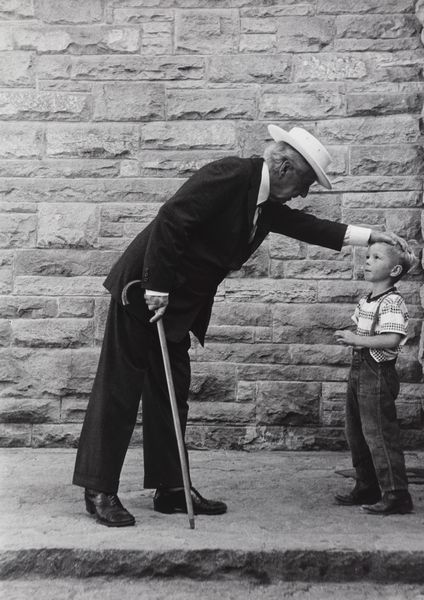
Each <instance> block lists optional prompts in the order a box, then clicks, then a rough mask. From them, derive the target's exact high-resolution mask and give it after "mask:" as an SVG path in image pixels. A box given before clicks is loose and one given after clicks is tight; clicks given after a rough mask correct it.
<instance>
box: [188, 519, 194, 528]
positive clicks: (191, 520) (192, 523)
mask: <svg viewBox="0 0 424 600" xmlns="http://www.w3.org/2000/svg"><path fill="white" fill-rule="evenodd" d="M189 521H190V529H194V519H189Z"/></svg>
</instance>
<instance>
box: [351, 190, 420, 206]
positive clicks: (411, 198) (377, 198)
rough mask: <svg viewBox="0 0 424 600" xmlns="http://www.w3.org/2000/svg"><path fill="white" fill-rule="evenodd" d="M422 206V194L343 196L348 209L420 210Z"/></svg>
mask: <svg viewBox="0 0 424 600" xmlns="http://www.w3.org/2000/svg"><path fill="white" fill-rule="evenodd" d="M421 204H422V194H421V193H420V192H409V191H404V192H402V191H398V192H390V191H385V192H373V193H372V194H367V193H361V194H358V193H357V194H355V193H352V194H349V193H347V194H343V206H345V207H346V208H419V207H420V206H421Z"/></svg>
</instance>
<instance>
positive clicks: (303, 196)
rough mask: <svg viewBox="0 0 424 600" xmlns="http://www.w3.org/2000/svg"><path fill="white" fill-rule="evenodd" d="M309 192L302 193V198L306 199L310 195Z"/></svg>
mask: <svg viewBox="0 0 424 600" xmlns="http://www.w3.org/2000/svg"><path fill="white" fill-rule="evenodd" d="M308 191H309V190H305V191H304V192H302V193H301V194H300V195H301V197H302V198H306V196H307V195H308Z"/></svg>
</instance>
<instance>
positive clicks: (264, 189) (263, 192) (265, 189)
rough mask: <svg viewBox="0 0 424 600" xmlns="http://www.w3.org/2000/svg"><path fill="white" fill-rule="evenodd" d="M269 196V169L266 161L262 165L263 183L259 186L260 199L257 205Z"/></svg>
mask: <svg viewBox="0 0 424 600" xmlns="http://www.w3.org/2000/svg"><path fill="white" fill-rule="evenodd" d="M268 197H269V169H268V165H267V164H266V162H265V161H264V164H263V165H262V174H261V184H260V186H259V192H258V199H257V201H256V206H259V205H260V204H263V203H264V202H266V201H267V200H268Z"/></svg>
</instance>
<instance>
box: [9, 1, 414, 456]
mask: <svg viewBox="0 0 424 600" xmlns="http://www.w3.org/2000/svg"><path fill="white" fill-rule="evenodd" d="M421 5H422V1H421ZM417 11H418V9H417ZM0 19H1V24H0V119H1V124H0V127H1V138H0V139H1V144H0V246H1V249H2V250H1V254H0V294H1V295H0V314H1V320H0V346H1V347H0V373H1V384H0V419H1V434H0V438H1V443H2V444H3V445H16V446H34V447H38V446H55V445H72V446H73V445H75V444H76V442H77V439H78V435H79V431H80V428H81V421H82V418H83V415H84V410H85V407H86V403H87V396H88V393H89V390H90V386H91V382H92V378H93V374H94V371H95V366H96V362H97V357H98V353H99V343H100V341H101V338H102V327H103V323H104V318H105V311H106V308H107V303H108V297H107V295H106V293H105V291H104V289H103V288H102V281H103V279H104V277H105V275H106V273H107V272H108V269H109V268H110V266H111V264H112V263H113V262H114V260H115V259H116V258H117V257H118V256H119V254H120V252H121V251H122V250H123V249H124V248H125V247H126V245H127V244H128V243H129V241H130V240H131V239H132V238H133V236H134V235H135V234H136V233H137V232H138V231H140V229H141V228H142V227H143V226H144V225H145V224H146V223H147V222H148V221H149V220H150V219H151V218H152V217H153V216H154V215H155V213H156V211H157V210H158V207H159V206H160V204H161V203H162V202H163V201H164V200H165V199H166V198H168V197H169V196H170V195H171V194H172V192H173V191H174V190H176V189H177V188H178V187H179V186H180V185H181V183H182V182H183V180H184V179H185V178H186V177H188V176H189V175H190V173H192V172H193V170H195V169H196V168H198V167H199V166H201V165H202V164H205V163H206V162H208V161H211V160H214V159H216V158H219V157H221V156H224V155H229V154H240V155H243V156H249V155H251V154H252V153H259V154H260V153H261V152H262V149H263V147H264V144H265V142H266V141H267V140H268V138H267V128H266V125H267V124H268V123H269V122H273V123H277V124H280V125H281V126H283V127H285V128H290V127H291V126H293V125H295V124H301V125H302V124H303V125H304V126H305V127H306V128H307V129H309V130H310V131H311V132H312V133H314V134H316V135H317V136H318V137H319V138H320V139H321V140H322V141H323V142H324V143H325V144H326V145H327V146H328V148H329V150H330V151H331V153H332V155H333V157H334V162H333V165H332V173H331V175H332V179H333V181H334V191H333V192H332V193H323V192H321V191H320V190H319V189H318V188H317V189H316V190H314V192H313V193H311V194H310V196H308V198H307V199H305V200H303V201H302V202H298V201H296V202H294V203H293V204H294V205H297V206H301V207H303V208H304V209H305V210H306V211H311V212H314V213H315V214H317V215H320V216H325V217H329V218H332V219H335V220H343V221H345V222H350V223H355V224H370V225H372V226H375V227H377V228H383V227H388V228H390V229H393V230H395V231H397V232H398V233H399V234H401V235H403V236H405V237H407V238H408V239H415V240H416V246H417V252H419V247H420V246H421V245H422V239H423V232H422V224H421V206H422V187H423V161H422V155H421V152H420V143H421V140H420V131H419V117H420V113H421V108H422V105H423V98H424V83H423V57H424V48H423V47H422V44H421V40H420V31H421V24H420V20H419V18H418V19H417V16H416V15H415V1H414V0H384V1H382V0H355V1H352V0H309V1H308V0H305V1H304V2H300V1H296V0H275V1H270V0H220V1H218V0H196V1H195V0H119V1H118V0H84V2H82V1H80V2H77V1H76V0H68V1H67V2H57V1H56V0H34V1H32V0H2V1H0ZM421 22H422V19H421ZM363 257H364V251H363V249H360V250H352V249H351V248H348V249H345V250H343V251H342V252H341V253H339V254H338V253H334V252H330V251H327V250H324V249H322V248H319V247H314V246H306V245H305V244H303V243H299V242H297V241H295V240H290V239H288V238H283V237H278V236H270V237H269V239H268V240H266V242H265V243H264V244H263V245H262V247H261V248H260V249H259V250H258V252H257V253H256V255H255V256H254V257H253V259H252V260H250V261H249V263H248V264H246V265H245V267H244V268H243V269H242V271H240V272H238V273H234V274H232V276H231V277H229V278H228V279H227V280H226V281H225V282H224V283H223V284H222V286H221V287H220V289H219V293H218V295H217V299H216V303H215V307H214V311H213V317H212V322H211V327H210V330H209V335H208V338H207V344H206V346H205V348H203V349H202V348H201V347H200V346H199V345H198V344H197V343H195V342H194V343H193V347H192V359H193V384H192V390H191V413H190V414H191V416H190V425H189V430H188V437H189V440H190V443H191V445H192V446H193V447H202V448H203V447H225V448H247V449H249V448H263V447H265V448H273V449H287V448H288V449H303V448H304V449H311V448H314V449H315V448H316V449H318V448H340V447H343V444H344V441H343V432H342V428H343V402H344V390H345V382H346V376H347V371H348V364H349V351H347V350H346V349H343V348H341V347H338V346H336V345H335V344H334V341H333V332H334V330H335V329H336V328H339V327H342V326H345V325H347V324H349V322H350V315H351V313H352V310H353V306H354V303H355V300H356V298H357V297H358V294H359V293H360V292H362V291H363V290H364V289H366V286H365V285H364V282H363V281H362V278H361V264H362V261H363ZM421 280H422V278H421V275H420V273H418V272H416V273H415V274H413V275H411V276H409V277H408V278H407V279H406V280H405V281H403V282H402V283H401V285H400V288H401V289H402V291H403V292H404V293H405V296H406V298H407V301H408V305H409V308H410V313H411V335H410V339H409V342H408V344H407V346H406V348H405V351H404V352H403V353H402V356H401V359H400V361H399V368H400V372H401V377H402V381H403V386H402V393H401V395H400V397H399V403H398V406H399V416H400V418H401V420H402V426H403V434H404V441H405V444H406V446H407V447H409V448H412V447H418V446H421V447H422V446H423V445H424V435H423V432H422V430H421V425H422V403H423V390H424V386H423V383H422V381H423V378H422V367H421V364H420V360H419V359H420V356H421V360H422V357H423V349H422V346H421V350H419V343H420V334H421V317H422V313H423V311H422V306H421V302H422V301H420V281H421ZM140 439H141V434H140V427H139V426H138V428H137V430H136V433H135V435H134V443H139V442H140Z"/></svg>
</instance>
